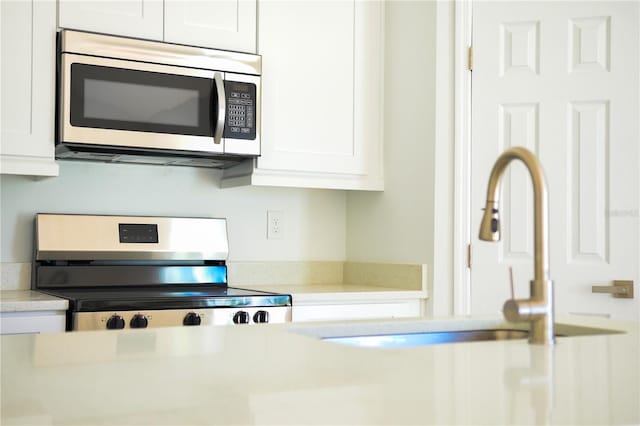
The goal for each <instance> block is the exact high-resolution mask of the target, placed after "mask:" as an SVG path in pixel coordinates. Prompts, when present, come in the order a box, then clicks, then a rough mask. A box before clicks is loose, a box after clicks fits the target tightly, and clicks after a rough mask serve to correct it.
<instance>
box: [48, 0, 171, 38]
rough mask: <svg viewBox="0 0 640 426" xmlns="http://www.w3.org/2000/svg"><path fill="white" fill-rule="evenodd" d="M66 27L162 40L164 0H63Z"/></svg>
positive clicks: (63, 21) (60, 9) (61, 14)
mask: <svg viewBox="0 0 640 426" xmlns="http://www.w3.org/2000/svg"><path fill="white" fill-rule="evenodd" d="M59 13H60V18H59V19H60V21H59V24H60V26H61V27H63V28H73V29H75V30H84V31H93V32H97V33H108V34H116V35H122V36H129V37H138V38H146V39H152V40H162V36H163V4H162V0H114V1H90V0H84V1H79V0H59Z"/></svg>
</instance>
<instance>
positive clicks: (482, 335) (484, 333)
mask: <svg viewBox="0 0 640 426" xmlns="http://www.w3.org/2000/svg"><path fill="white" fill-rule="evenodd" d="M528 336H529V332H528V331H526V330H463V331H431V332H425V333H400V334H379V335H369V336H341V337H325V338H324V339H323V340H326V341H329V342H335V343H341V344H343V345H351V346H363V347H372V348H380V347H382V348H405V347H411V346H423V345H438V344H443V343H459V342H478V341H485V340H511V339H526V338H527V337H528Z"/></svg>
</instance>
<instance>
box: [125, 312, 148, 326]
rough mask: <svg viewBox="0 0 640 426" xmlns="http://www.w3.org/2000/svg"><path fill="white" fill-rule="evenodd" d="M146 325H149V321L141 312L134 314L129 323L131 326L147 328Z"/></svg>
mask: <svg viewBox="0 0 640 426" xmlns="http://www.w3.org/2000/svg"><path fill="white" fill-rule="evenodd" d="M147 325H149V321H147V317H145V316H144V315H142V314H136V315H134V316H133V318H131V322H130V323H129V326H130V327H131V328H147Z"/></svg>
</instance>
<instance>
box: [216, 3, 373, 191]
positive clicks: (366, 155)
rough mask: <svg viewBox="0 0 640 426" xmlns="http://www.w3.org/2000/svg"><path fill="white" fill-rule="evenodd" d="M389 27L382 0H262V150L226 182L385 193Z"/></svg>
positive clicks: (229, 173)
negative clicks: (386, 41) (385, 79)
mask: <svg viewBox="0 0 640 426" xmlns="http://www.w3.org/2000/svg"><path fill="white" fill-rule="evenodd" d="M383 29H384V4H383V3H382V2H380V1H366V2H363V1H356V0H336V1H318V0H316V1H314V0H311V1H291V0H283V1H277V0H266V1H261V2H260V3H259V7H258V53H259V54H260V55H262V65H263V70H262V72H263V74H262V139H261V140H262V155H261V157H259V158H258V159H257V160H256V161H255V162H254V164H244V165H242V166H240V167H236V168H234V169H230V170H226V171H225V174H224V178H223V186H234V185H241V184H253V185H274V186H293V187H315V188H336V189H369V190H381V189H383V173H382V172H383V167H382V141H383V134H382V131H383V127H382V112H383V103H382V95H383V67H384V63H383V60H384V56H383V46H384V31H383Z"/></svg>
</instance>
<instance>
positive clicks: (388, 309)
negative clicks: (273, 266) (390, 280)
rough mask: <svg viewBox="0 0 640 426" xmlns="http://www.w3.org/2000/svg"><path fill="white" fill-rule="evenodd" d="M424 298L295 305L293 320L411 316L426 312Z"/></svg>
mask: <svg viewBox="0 0 640 426" xmlns="http://www.w3.org/2000/svg"><path fill="white" fill-rule="evenodd" d="M423 306H424V303H423V301H422V300H399V301H393V302H379V303H371V302H367V303H355V302H350V303H325V304H296V303H294V305H293V310H292V311H293V313H292V320H293V321H294V322H303V321H340V320H358V319H385V318H411V317H419V316H422V315H423V314H424V308H423Z"/></svg>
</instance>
